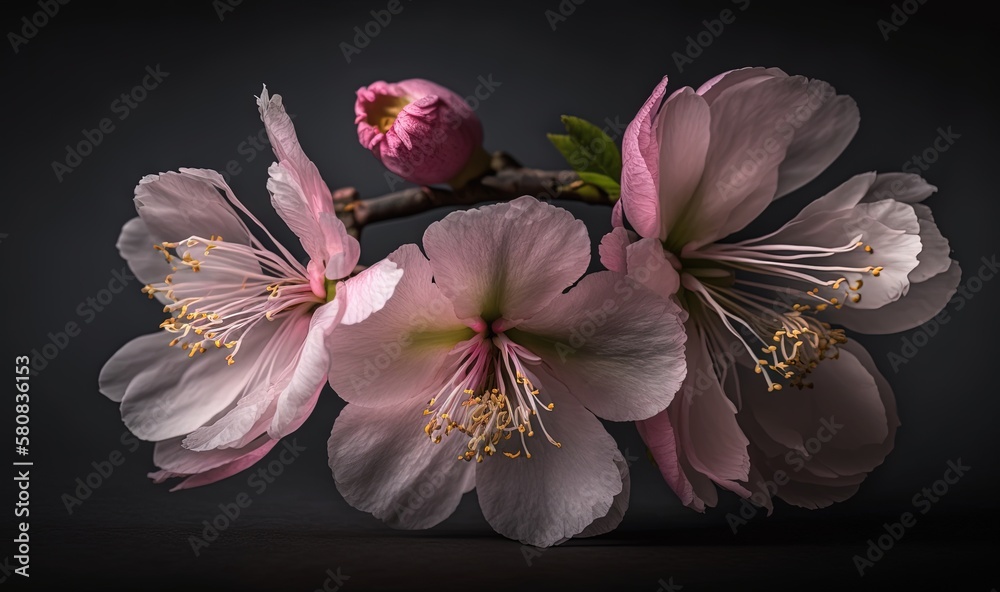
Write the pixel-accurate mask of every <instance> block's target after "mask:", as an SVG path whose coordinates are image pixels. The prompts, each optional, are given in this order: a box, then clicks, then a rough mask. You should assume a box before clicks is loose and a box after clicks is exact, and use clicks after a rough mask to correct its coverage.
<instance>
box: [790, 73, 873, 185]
mask: <svg viewBox="0 0 1000 592" xmlns="http://www.w3.org/2000/svg"><path fill="white" fill-rule="evenodd" d="M821 88H824V89H825V90H824V91H823V92H824V93H826V94H822V95H818V96H819V97H823V98H821V99H817V100H815V101H813V102H811V103H807V104H806V108H807V109H809V110H811V111H812V114H811V115H810V116H809V119H808V121H806V122H805V123H804V124H802V125H801V126H800V127H799V128H798V129H796V130H795V139H794V140H792V143H791V145H789V146H788V150H787V152H786V153H785V160H784V161H783V162H782V163H781V166H780V167H779V168H778V189H777V191H775V198H778V197H782V196H784V195H787V194H789V193H791V192H792V191H795V190H796V189H798V188H799V187H802V186H803V185H805V184H806V183H808V182H809V181H812V180H813V179H815V178H816V177H817V176H819V174H820V173H822V172H823V171H825V170H826V168H827V167H828V166H830V164H832V163H833V161H834V160H836V159H837V157H838V156H840V153H841V152H843V151H844V148H846V147H847V145H848V144H849V143H850V142H851V140H852V139H853V138H854V134H856V133H857V131H858V125H859V123H860V122H861V115H860V113H859V112H858V105H857V103H855V102H854V99H852V98H851V97H849V96H846V95H835V94H834V92H835V91H834V90H833V87H830V86H828V85H824V86H823V87H821ZM813 107H815V109H813Z"/></svg>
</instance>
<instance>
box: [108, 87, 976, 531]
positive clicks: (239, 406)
mask: <svg viewBox="0 0 1000 592" xmlns="http://www.w3.org/2000/svg"><path fill="white" fill-rule="evenodd" d="M258 107H259V110H260V115H261V118H262V120H263V122H264V125H265V128H266V130H267V133H268V137H269V139H270V143H271V146H272V148H273V149H274V154H275V159H276V162H275V163H274V164H272V165H271V167H270V169H269V171H268V172H269V179H268V182H267V190H268V192H269V193H270V195H271V203H272V205H273V206H274V208H275V210H276V211H277V213H278V214H279V215H280V217H281V218H282V219H283V220H284V221H285V223H286V224H288V226H289V228H290V229H291V230H292V231H293V232H294V233H295V234H296V236H298V238H299V240H300V242H301V247H302V251H303V252H304V253H305V255H306V260H305V262H304V263H303V262H301V261H300V259H299V258H297V257H296V256H295V255H293V254H292V252H291V251H289V250H288V249H287V248H285V247H284V246H282V245H281V244H280V243H279V242H278V241H277V240H276V239H275V238H274V237H273V236H272V235H271V234H270V233H269V232H268V231H267V230H266V229H265V228H264V227H263V225H261V224H260V222H259V221H258V220H257V219H256V218H255V217H254V216H253V214H252V213H250V211H248V210H247V208H245V207H244V206H243V205H242V204H241V202H240V201H239V200H237V198H236V196H235V195H234V194H233V192H232V190H231V189H230V188H229V187H228V186H227V185H226V183H225V181H224V180H223V179H222V177H221V175H219V174H218V173H216V172H213V171H207V170H199V169H180V170H179V171H178V172H169V173H161V174H159V175H151V176H148V177H145V178H143V179H142V180H141V181H140V183H139V185H138V186H137V187H136V190H135V200H134V201H135V205H136V209H137V211H138V217H137V218H135V219H133V220H131V221H129V222H128V223H126V224H125V226H124V228H123V229H122V233H121V236H120V238H119V241H118V248H119V251H120V252H121V254H122V256H123V257H124V258H125V259H126V260H127V261H128V263H129V265H130V266H131V268H132V270H133V271H134V273H135V275H136V277H138V278H140V280H141V281H143V282H144V283H146V286H145V288H144V289H143V292H144V293H145V294H147V295H148V297H149V298H150V299H155V300H158V301H159V302H160V304H162V305H163V311H164V313H165V314H167V315H169V316H168V318H167V319H166V320H165V321H164V322H163V323H162V324H161V325H160V328H161V329H162V331H161V332H158V333H155V334H152V335H146V336H143V337H139V338H137V339H135V340H133V341H132V342H130V343H128V344H127V345H125V346H124V347H122V348H121V350H119V351H118V353H116V354H115V355H114V356H113V357H112V358H111V360H109V361H108V363H107V364H106V365H105V367H104V369H103V370H102V372H101V376H100V388H101V392H102V393H104V394H105V395H106V396H108V397H109V398H111V399H113V400H114V401H117V402H120V403H121V412H122V418H123V420H124V422H125V424H126V426H128V427H129V429H131V430H132V431H133V432H134V433H135V434H136V435H137V436H139V437H140V438H142V439H145V440H150V441H154V442H156V446H155V450H154V462H155V464H156V465H157V466H158V468H159V470H158V471H157V472H155V473H152V474H151V475H150V476H151V477H152V478H153V479H154V480H156V481H157V482H161V481H164V480H167V479H171V478H181V479H182V480H181V481H180V482H179V484H178V485H177V486H176V488H189V487H195V486H200V485H205V484H208V483H212V482H215V481H218V480H220V479H223V478H225V477H228V476H231V475H233V474H235V473H237V472H239V471H242V470H243V469H245V468H247V467H249V466H251V465H253V464H254V463H256V462H257V461H258V460H260V459H261V458H263V457H264V456H265V455H266V454H267V453H268V451H269V450H270V449H271V448H272V447H274V445H275V444H276V443H277V442H278V441H279V440H280V439H281V438H283V437H285V436H287V435H289V434H290V433H292V432H293V431H295V430H296V429H298V428H299V426H301V425H302V424H303V422H304V421H305V420H306V418H307V417H308V416H309V414H310V413H311V411H312V409H313V408H314V406H315V404H316V401H317V399H318V397H319V396H320V393H321V391H322V390H323V388H324V386H325V385H326V384H327V383H329V384H330V385H331V386H332V387H333V389H334V390H335V391H336V393H337V394H338V395H339V396H340V397H341V398H342V399H344V400H345V401H347V402H348V405H347V407H346V408H345V409H344V410H343V411H342V412H341V414H340V416H339V417H338V418H337V420H336V423H335V424H334V426H333V431H332V434H331V436H330V440H329V462H330V468H331V469H332V471H333V477H334V480H335V482H336V486H337V488H338V489H339V491H340V493H341V494H342V495H343V496H344V497H345V499H346V500H347V501H348V502H349V503H350V504H351V505H353V506H354V507H356V508H358V509H361V510H364V511H366V512H370V513H372V514H373V515H375V516H376V517H378V518H380V519H382V520H384V521H385V522H386V523H388V524H390V525H392V526H395V527H398V528H410V529H415V528H428V527H431V526H434V525H435V524H438V523H439V522H441V521H442V520H444V519H446V518H447V517H448V516H449V515H450V514H451V513H452V512H453V511H454V510H455V508H456V507H457V505H458V503H459V501H460V499H461V498H462V496H463V495H464V494H465V493H468V492H470V491H472V490H473V489H475V490H476V493H477V496H478V499H479V505H480V507H481V508H482V511H483V514H484V516H485V517H486V519H487V520H488V521H489V523H490V524H491V525H492V526H493V527H494V529H495V530H496V531H497V532H499V533H501V534H503V535H505V536H507V537H510V538H513V539H516V540H519V541H522V542H524V543H527V544H532V545H537V546H549V545H554V544H559V543H561V542H563V541H565V540H567V539H569V538H572V537H581V536H592V535H597V534H602V533H605V532H608V531H610V530H612V529H614V528H615V527H616V526H617V525H618V524H619V523H620V522H621V520H622V517H623V516H624V513H625V511H626V509H627V507H628V497H629V489H630V487H629V467H628V464H627V462H626V460H625V458H624V457H623V455H622V454H621V452H619V450H618V447H617V446H616V444H615V442H614V440H613V439H612V437H611V436H610V435H609V434H608V433H607V432H606V431H605V429H604V427H603V426H602V424H601V422H600V421H599V419H598V418H601V419H605V420H611V421H627V422H631V421H634V422H636V425H637V427H638V430H639V434H640V435H641V437H642V438H643V440H644V441H645V442H646V444H647V445H648V447H649V450H650V452H651V454H652V457H653V458H654V459H655V461H656V464H657V466H658V468H659V470H660V471H661V472H662V474H663V477H664V478H665V480H666V481H667V483H668V484H669V485H670V487H671V488H672V489H673V490H674V492H675V493H676V494H677V496H678V497H679V498H680V500H681V501H682V502H683V503H684V504H685V505H687V506H689V507H691V508H693V509H696V510H699V511H703V510H704V509H705V508H706V507H707V506H714V505H715V504H716V503H717V500H718V493H717V489H716V486H719V487H722V488H724V489H727V490H730V491H733V492H735V493H737V494H738V495H740V496H742V497H745V498H751V497H752V499H754V500H755V502H756V503H758V504H760V505H764V506H767V508H768V509H769V510H770V509H771V508H772V499H771V498H772V496H777V497H780V498H782V499H783V500H785V501H786V502H788V503H791V504H794V505H798V506H803V507H809V508H818V507H824V506H826V505H829V504H831V503H833V502H837V501H841V500H844V499H846V498H847V497H849V496H851V495H852V494H853V493H854V492H856V491H857V489H858V487H859V486H860V484H861V482H862V481H863V480H864V478H865V477H866V476H867V474H868V473H869V472H871V471H872V470H873V469H874V468H875V467H876V466H878V465H879V464H881V463H882V461H883V460H884V459H885V457H886V455H887V454H888V452H889V451H890V450H891V449H892V446H893V441H894V437H895V431H896V428H897V426H898V425H899V421H898V419H897V416H896V410H895V402H894V398H893V394H892V391H891V389H890V387H889V384H888V383H887V381H886V380H885V379H884V378H883V377H882V376H881V375H880V374H879V372H878V370H877V369H876V367H875V364H874V363H873V362H872V359H871V357H870V356H869V355H868V354H867V353H866V352H865V351H864V349H863V348H861V347H859V346H858V345H857V344H856V343H855V342H854V341H853V340H851V339H850V336H849V334H850V332H855V331H856V332H865V333H889V332H896V331H902V330H905V329H908V328H911V327H915V326H917V325H919V324H921V323H923V322H925V321H927V320H928V319H930V318H931V317H933V316H934V315H935V314H936V313H937V312H938V311H940V309H941V308H942V307H943V306H944V305H945V303H947V301H948V300H949V298H950V297H951V295H952V294H953V293H954V291H955V288H956V286H957V283H958V280H959V277H960V270H959V267H958V264H957V263H956V262H954V261H952V260H951V258H950V256H949V247H948V243H947V241H946V240H945V239H944V237H943V236H942V235H941V233H940V232H939V231H938V229H937V226H936V225H935V223H934V219H933V217H932V216H931V213H930V210H929V208H927V206H925V205H924V204H923V203H921V202H922V201H923V200H924V199H925V198H926V197H928V196H929V195H930V194H931V193H932V192H933V191H934V190H935V188H934V187H933V186H931V185H929V184H927V183H926V182H925V181H924V180H923V179H921V178H919V177H917V176H915V175H908V174H901V173H889V174H875V173H867V174H862V175H858V176H856V177H854V178H851V179H849V180H848V181H847V182H845V183H844V184H842V185H841V186H839V187H837V188H836V189H834V190H833V191H831V192H829V193H828V194H826V195H824V196H822V197H820V198H818V199H816V200H815V201H813V202H811V203H810V204H808V205H807V206H805V207H804V208H803V209H802V210H801V211H800V212H799V213H798V214H797V215H796V216H795V217H794V218H792V220H791V221H789V222H787V223H786V224H784V225H782V226H780V227H779V228H777V229H776V230H774V231H772V232H769V233H767V234H764V235H763V236H759V237H754V238H745V239H739V240H736V239H734V238H733V235H734V234H736V233H739V232H741V231H743V230H744V229H745V228H746V227H747V226H748V225H749V224H750V223H751V222H753V221H754V220H755V219H756V218H758V216H759V215H760V214H761V213H762V212H764V210H765V209H767V208H768V206H769V205H770V204H771V202H773V201H775V200H776V199H778V198H780V197H782V196H784V195H786V194H788V193H789V192H791V191H793V190H796V189H798V188H800V187H802V186H803V185H805V184H806V183H808V182H809V181H810V180H812V179H813V178H815V177H816V176H817V175H818V174H819V173H821V172H822V171H823V170H824V169H825V168H826V167H827V166H828V165H829V164H830V163H831V162H832V161H833V160H834V159H835V158H836V157H837V156H838V155H839V154H840V153H841V152H842V151H843V149H844V148H845V147H846V145H847V144H848V143H849V141H850V140H851V138H852V137H853V135H854V133H855V132H856V130H857V127H858V120H859V117H858V111H857V107H856V105H855V104H854V102H853V101H852V100H851V99H850V98H849V97H846V96H842V95H837V94H836V92H835V91H834V90H833V89H832V88H831V87H830V86H829V85H827V84H826V83H824V82H821V81H817V80H809V79H806V78H803V77H800V76H788V75H786V74H785V73H784V72H782V71H780V70H777V69H763V68H747V69H742V70H735V71H731V72H727V73H724V74H722V75H720V76H718V77H716V78H714V79H712V80H710V81H709V82H707V83H706V84H704V85H702V86H701V87H700V88H698V89H697V90H695V89H692V88H690V87H685V88H681V89H679V90H677V91H675V92H673V93H672V94H670V95H669V97H666V79H664V80H663V82H662V83H661V84H660V85H658V86H657V87H656V89H655V90H654V91H653V94H652V95H651V96H650V97H649V99H648V100H647V101H646V103H645V104H644V105H643V106H642V108H641V109H640V110H639V113H638V115H637V116H636V117H635V119H634V120H633V121H632V123H631V124H630V125H629V127H628V129H627V131H626V134H625V137H624V139H623V145H622V176H621V183H620V186H621V197H620V199H619V200H618V201H617V202H616V203H615V205H614V208H613V210H612V213H611V218H612V225H613V227H614V229H613V230H612V232H610V233H609V234H607V235H606V236H605V237H604V238H603V240H602V241H601V243H600V256H601V263H602V264H603V265H604V267H605V268H606V270H605V271H598V272H594V273H589V274H588V273H587V270H588V267H589V266H590V263H591V261H590V259H591V257H590V252H591V243H590V239H589V236H588V233H587V229H586V227H585V226H584V224H583V223H582V222H581V221H579V220H577V219H575V218H574V217H573V216H572V214H570V213H569V212H568V211H566V210H564V209H561V208H558V207H555V206H553V205H550V204H547V203H544V202H542V201H539V200H538V199H536V198H534V197H531V196H521V197H517V196H511V198H512V199H510V201H505V202H502V203H499V204H495V205H487V206H483V207H480V208H477V209H469V210H464V211H457V212H454V213H452V214H449V215H448V216H446V217H445V218H444V219H442V220H440V221H438V222H435V223H433V224H431V225H430V226H429V227H428V228H427V230H426V232H425V233H424V236H423V241H422V246H423V249H422V250H421V248H420V247H419V246H417V245H413V244H409V245H404V246H402V247H400V248H399V249H397V250H396V251H394V252H393V253H392V254H390V255H389V256H388V257H387V258H386V259H384V260H382V261H380V262H378V263H376V264H374V265H371V266H369V267H367V268H361V267H359V266H358V262H359V260H360V256H361V253H360V246H359V243H358V241H357V239H356V238H355V237H354V236H352V234H351V233H349V232H348V230H347V228H346V227H345V225H344V223H343V222H342V220H341V218H340V217H339V216H338V211H337V209H336V208H335V205H334V199H333V194H332V193H331V191H330V190H329V188H328V187H327V185H326V183H325V182H324V181H323V179H322V178H321V177H320V175H319V171H318V169H317V167H316V165H315V164H313V162H312V161H310V160H309V159H308V157H306V155H305V153H304V152H303V150H302V148H301V146H300V145H299V142H298V140H297V138H296V135H295V130H294V128H293V126H292V122H291V119H290V118H289V116H288V115H287V114H286V112H285V109H284V106H283V104H282V100H281V97H280V96H277V95H275V96H269V95H268V93H267V90H266V89H264V91H263V92H262V93H261V96H260V98H259V99H258ZM355 110H356V115H357V119H356V123H357V125H358V137H359V140H360V142H361V144H362V145H363V146H364V147H365V148H367V149H369V150H371V151H372V153H373V154H374V155H375V156H376V157H378V158H379V159H380V160H381V161H382V162H383V163H384V164H385V166H386V167H387V168H388V169H389V170H391V171H393V172H394V173H396V174H398V175H400V176H402V177H403V178H406V179H407V180H409V181H412V182H414V183H418V184H423V185H431V184H439V183H445V182H448V183H450V184H452V185H453V186H456V187H459V186H461V185H464V184H465V183H468V182H469V181H470V180H474V179H475V178H476V176H477V175H481V174H482V172H483V155H485V152H484V151H483V149H482V146H481V144H482V139H483V132H482V126H481V124H480V122H479V120H478V119H477V118H476V117H475V115H474V114H473V112H472V110H471V109H470V108H469V107H468V105H467V104H466V103H465V102H464V101H463V100H462V99H461V98H460V97H458V96H457V95H455V94H454V93H452V92H451V91H449V90H447V89H445V88H442V87H440V86H438V85H436V84H433V83H430V82H427V81H423V80H408V81H403V82H399V83H395V84H388V83H385V82H377V83H375V84H373V85H371V86H369V87H367V88H362V89H360V90H359V91H358V99H357V103H356V106H355ZM248 224H249V225H248ZM251 226H253V227H254V230H253V231H252V230H251ZM255 233H256V234H255ZM223 237H224V238H223ZM262 239H263V240H262ZM388 354H391V355H388ZM387 355H388V358H389V359H388V361H387V362H386V363H381V362H382V361H384V358H386V356H387ZM375 360H379V361H380V363H378V364H374V363H373V362H374V361H375ZM829 425H835V426H837V432H836V434H835V437H830V438H829V439H828V441H827V442H826V443H825V444H824V446H823V447H822V448H821V449H819V450H816V449H812V447H809V446H807V443H808V442H809V441H810V440H811V437H812V436H814V435H815V434H816V433H817V430H819V429H821V428H823V427H824V426H829ZM793 461H794V470H788V471H786V473H787V474H788V475H790V479H789V481H788V483H787V484H785V485H783V486H782V487H781V488H780V489H778V490H774V489H773V488H769V487H764V485H763V483H765V482H766V481H767V480H768V479H769V478H770V477H771V476H772V475H773V474H774V473H775V472H776V471H779V470H783V469H787V468H788V467H789V463H792V462H793ZM428 482H432V483H434V484H435V485H434V487H433V491H431V492H429V493H428V492H426V491H425V489H426V488H423V487H422V485H425V484H426V483H428ZM418 490H419V491H420V495H421V497H422V501H421V503H420V504H419V505H417V506H416V507H415V506H414V505H412V504H410V503H408V502H409V500H410V499H412V498H413V497H414V495H415V494H416V492H417V491H418Z"/></svg>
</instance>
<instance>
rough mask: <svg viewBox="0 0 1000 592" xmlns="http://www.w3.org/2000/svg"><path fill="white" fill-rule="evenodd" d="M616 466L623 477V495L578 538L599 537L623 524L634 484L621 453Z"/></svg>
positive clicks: (616, 457) (626, 462)
mask: <svg viewBox="0 0 1000 592" xmlns="http://www.w3.org/2000/svg"><path fill="white" fill-rule="evenodd" d="M615 464H616V465H618V472H619V473H621V476H622V490H621V493H619V494H618V495H616V496H615V499H614V501H613V502H612V503H611V509H610V510H608V513H607V514H606V515H605V516H603V517H601V518H598V519H597V520H594V521H593V522H591V523H590V526H588V527H587V528H585V529H583V532H581V533H580V534H578V535H576V538H584V537H592V536H599V535H602V534H605V533H608V532H611V531H612V530H614V529H616V528H618V525H619V524H621V522H622V519H624V518H625V512H627V511H628V502H629V495H630V493H631V491H632V483H631V479H630V477H629V468H628V461H626V460H625V457H624V456H623V455H622V454H621V453H620V452H619V453H618V454H617V455H616V456H615Z"/></svg>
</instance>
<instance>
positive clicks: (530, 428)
mask: <svg viewBox="0 0 1000 592" xmlns="http://www.w3.org/2000/svg"><path fill="white" fill-rule="evenodd" d="M453 355H455V356H457V359H458V363H457V367H456V369H455V372H454V373H453V374H452V375H451V378H449V379H448V381H447V383H446V384H445V387H444V388H443V389H441V391H440V392H439V393H438V395H437V396H435V397H433V398H432V399H431V400H430V401H429V402H428V403H427V408H426V409H425V410H424V416H427V417H429V420H428V422H427V425H425V426H424V433H426V434H427V436H428V437H429V438H430V439H431V441H432V442H434V443H435V444H439V443H440V442H441V439H442V432H443V435H444V436H451V434H452V432H455V431H457V432H458V433H460V434H462V435H463V437H465V438H468V442H467V443H466V446H465V451H464V452H462V453H461V454H460V455H459V456H458V459H459V460H465V461H471V460H472V459H476V461H477V462H483V458H484V457H486V456H493V455H494V454H495V453H496V452H497V450H498V446H501V445H503V446H504V448H516V445H515V446H511V445H509V444H504V443H505V442H506V441H508V440H510V439H511V438H513V436H514V434H515V433H517V435H518V437H519V438H520V444H521V445H520V448H516V450H514V451H511V450H505V451H504V453H503V454H504V456H506V457H507V458H518V457H520V456H521V452H522V450H523V452H524V457H525V458H531V452H530V451H529V450H528V440H527V439H530V438H532V437H534V435H535V428H536V427H537V428H538V429H540V430H541V432H542V433H543V434H544V435H545V438H546V439H547V440H548V442H549V443H550V444H552V445H553V446H555V447H557V448H561V447H562V444H560V443H559V442H557V441H556V440H555V439H554V438H553V437H552V436H551V435H550V434H549V432H548V431H547V430H546V429H545V425H544V424H543V422H542V418H541V415H540V414H539V411H545V412H550V411H552V410H553V409H555V405H554V404H553V403H548V404H545V403H543V402H542V400H541V399H540V398H539V390H538V389H537V388H535V385H534V384H533V383H532V380H531V378H530V376H531V373H530V372H529V371H528V370H527V369H526V367H525V365H526V364H529V365H530V364H537V363H538V362H540V359H539V358H538V357H537V356H535V355H534V354H532V353H531V352H529V351H528V350H526V349H524V348H523V347H521V346H519V345H517V344H516V343H514V342H512V341H511V340H510V338H508V337H507V336H506V335H504V334H503V333H499V334H497V335H495V336H493V337H487V336H486V335H485V334H484V333H478V334H477V335H476V336H475V337H473V338H472V339H470V340H468V341H466V342H465V343H464V344H463V346H462V347H461V348H460V349H459V350H458V351H456V352H455V353H454V354H453ZM526 438H527V439H526Z"/></svg>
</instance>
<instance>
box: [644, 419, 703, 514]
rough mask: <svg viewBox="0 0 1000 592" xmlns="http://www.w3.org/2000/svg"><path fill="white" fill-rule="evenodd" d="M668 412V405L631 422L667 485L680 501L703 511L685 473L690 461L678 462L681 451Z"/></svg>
mask: <svg viewBox="0 0 1000 592" xmlns="http://www.w3.org/2000/svg"><path fill="white" fill-rule="evenodd" d="M670 415H671V410H670V408H669V407H668V408H667V409H665V410H663V411H661V412H659V413H657V414H656V415H654V416H653V417H650V418H649V419H643V420H640V421H637V422H635V426H636V428H637V429H638V430H639V435H640V436H642V441H643V442H645V443H646V446H647V447H648V448H649V452H650V454H652V455H653V459H654V460H655V462H656V466H657V468H659V469H660V474H661V475H663V479H664V480H665V481H666V482H667V485H669V486H670V489H672V490H674V493H675V494H677V497H678V498H679V499H680V501H681V503H682V504H684V505H685V506H687V507H689V508H692V509H694V510H697V511H699V512H704V511H705V502H704V501H703V500H701V499H700V498H696V497H695V494H694V487H692V485H691V482H690V481H689V480H688V478H687V475H686V473H685V468H686V466H690V465H689V464H687V463H684V465H682V463H681V455H682V451H681V448H680V445H679V444H678V443H677V435H676V432H675V430H674V426H673V423H672V422H671V419H670ZM685 465H686V466H685Z"/></svg>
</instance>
